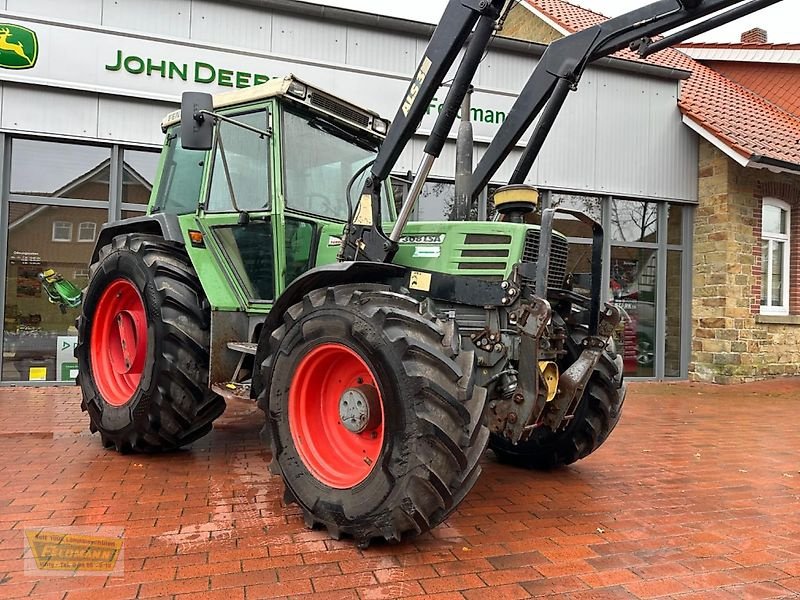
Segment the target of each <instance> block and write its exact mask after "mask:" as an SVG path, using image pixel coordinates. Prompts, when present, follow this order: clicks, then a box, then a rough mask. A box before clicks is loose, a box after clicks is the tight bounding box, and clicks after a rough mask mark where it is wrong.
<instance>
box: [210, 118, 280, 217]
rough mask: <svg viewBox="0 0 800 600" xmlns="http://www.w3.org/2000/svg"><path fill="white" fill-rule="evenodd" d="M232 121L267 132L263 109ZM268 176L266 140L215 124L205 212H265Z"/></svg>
mask: <svg viewBox="0 0 800 600" xmlns="http://www.w3.org/2000/svg"><path fill="white" fill-rule="evenodd" d="M232 118H233V119H234V120H236V121H240V122H242V123H245V124H247V125H250V126H251V127H255V128H257V129H260V130H266V129H267V113H266V111H265V110H260V111H257V112H251V113H246V114H240V115H235V116H233V117H232ZM269 175H270V173H269V138H267V137H266V136H262V135H259V134H258V133H256V132H254V131H251V130H249V129H244V128H243V127H238V126H236V125H235V124H233V123H228V122H225V121H221V122H220V123H219V125H217V137H216V144H215V152H214V170H213V173H212V175H211V188H210V190H209V194H208V204H207V206H206V210H207V211H209V212H234V211H235V212H240V211H259V210H269V208H270V191H269Z"/></svg>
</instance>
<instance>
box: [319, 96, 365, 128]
mask: <svg viewBox="0 0 800 600" xmlns="http://www.w3.org/2000/svg"><path fill="white" fill-rule="evenodd" d="M311 104H313V105H314V106H319V107H320V108H322V109H324V110H327V111H328V112H329V113H333V114H334V115H338V116H340V117H342V118H343V119H346V120H348V121H351V122H353V123H358V124H359V125H361V126H362V127H368V126H369V115H367V114H365V113H363V112H361V111H359V110H356V109H355V108H352V107H350V106H348V105H347V104H344V103H343V102H339V101H338V100H335V99H334V98H331V97H330V96H325V95H323V94H320V93H318V92H311Z"/></svg>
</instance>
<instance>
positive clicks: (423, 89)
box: [340, 0, 780, 262]
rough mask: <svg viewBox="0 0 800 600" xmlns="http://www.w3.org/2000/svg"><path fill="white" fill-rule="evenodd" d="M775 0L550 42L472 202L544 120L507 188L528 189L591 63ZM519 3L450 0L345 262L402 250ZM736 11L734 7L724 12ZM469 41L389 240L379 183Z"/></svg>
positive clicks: (734, 0) (493, 146)
mask: <svg viewBox="0 0 800 600" xmlns="http://www.w3.org/2000/svg"><path fill="white" fill-rule="evenodd" d="M779 1H780V0H659V1H658V2H654V3H652V4H648V5H646V6H643V7H641V8H638V9H636V10H633V11H631V12H628V13H626V14H623V15H621V16H619V17H616V18H613V19H609V20H608V21H605V22H603V23H601V24H599V25H595V26H593V27H590V28H588V29H584V30H582V31H579V32H577V33H574V34H572V35H568V36H566V37H564V38H561V39H559V40H556V41H554V42H552V43H551V44H550V46H549V47H548V48H547V50H546V51H545V53H544V54H543V56H542V57H541V59H540V60H539V63H538V64H537V66H536V68H535V69H534V71H533V73H532V75H531V77H530V78H529V79H528V81H527V83H526V84H525V86H524V88H523V89H522V91H521V92H520V94H519V96H518V98H517V100H516V102H515V103H514V106H513V107H512V109H511V110H510V111H509V113H508V115H507V116H506V119H505V121H504V122H503V124H502V126H501V127H500V129H499V130H498V132H497V134H496V135H495V137H494V139H493V140H492V142H491V143H490V145H489V147H488V148H487V150H486V152H485V153H484V155H483V157H482V159H481V160H480V162H479V163H478V165H477V167H476V168H475V172H474V173H473V176H472V185H471V192H470V196H471V197H472V198H475V197H477V196H478V194H480V192H481V190H483V188H484V187H485V186H486V185H487V184H488V183H489V181H490V180H491V178H492V176H493V175H494V174H495V173H496V172H497V170H498V169H499V167H500V165H501V164H502V163H503V162H504V161H505V159H506V158H507V157H508V155H509V154H510V153H511V151H512V150H513V149H514V147H515V145H516V144H517V142H519V140H520V139H521V138H522V136H523V134H524V133H525V131H526V130H527V129H528V127H530V125H531V124H532V123H533V121H534V120H535V119H536V117H537V116H539V115H541V117H540V119H539V121H538V123H537V124H536V127H535V128H534V130H533V132H532V134H531V137H530V140H529V142H528V144H527V146H526V148H525V150H524V152H523V154H522V157H521V158H520V160H519V162H518V164H517V166H516V168H515V170H514V173H513V175H512V178H511V180H510V181H509V183H512V184H513V183H522V182H523V181H524V180H525V177H526V176H527V175H528V172H529V171H530V169H531V166H532V165H533V163H534V161H535V160H536V157H537V156H538V154H539V152H540V150H541V148H542V146H543V145H544V142H545V140H546V139H547V135H548V134H549V132H550V130H551V128H552V126H553V124H554V122H555V120H556V117H557V116H558V114H559V112H560V111H561V108H562V107H563V104H564V101H565V100H566V98H567V95H568V93H569V92H570V91H573V90H575V89H577V85H578V82H579V81H580V78H581V76H582V75H583V72H584V71H585V70H586V67H587V66H588V65H589V64H591V63H592V62H594V61H596V60H598V59H601V58H604V57H607V56H609V55H611V54H613V53H615V52H617V51H619V50H621V49H623V48H627V47H631V48H632V49H634V50H636V51H638V52H639V54H640V55H641V56H647V55H649V54H651V53H653V52H655V51H658V50H661V49H663V48H665V47H667V46H668V45H672V44H676V43H679V42H680V41H683V40H684V39H686V37H685V35H682V34H681V33H677V34H674V35H672V36H669V37H667V38H664V39H663V40H658V41H656V42H653V41H652V38H653V37H654V36H657V35H661V34H663V33H665V32H669V31H672V30H674V29H676V28H679V27H682V26H684V25H688V24H690V23H694V22H695V21H698V20H700V19H703V18H705V17H710V18H708V19H706V20H704V21H702V22H700V23H697V24H696V25H694V26H692V27H691V35H698V34H701V33H704V32H706V31H709V30H711V29H713V28H715V27H718V26H719V25H722V24H724V23H727V22H729V21H732V20H733V19H736V18H739V17H741V16H744V15H747V14H750V13H752V12H755V11H757V10H760V9H762V8H765V7H767V6H770V5H772V4H776V3H777V2H779ZM513 2H514V0H450V1H449V3H448V4H447V6H446V8H445V10H444V13H443V15H442V18H441V20H440V21H439V24H438V25H437V27H436V29H435V31H434V33H433V36H432V37H431V40H430V42H429V43H428V47H427V48H426V50H425V54H424V55H423V57H422V60H421V62H420V64H419V67H418V68H417V71H416V73H415V75H414V77H413V78H412V81H411V84H410V86H409V88H408V92H407V93H406V96H405V97H404V98H403V101H402V103H401V105H400V108H399V110H398V112H397V115H396V117H395V119H394V121H393V122H392V125H391V127H390V128H389V132H388V134H387V137H386V140H385V142H384V143H383V145H382V147H381V150H380V152H379V153H378V156H377V158H376V159H375V163H374V164H373V166H372V170H371V173H370V176H369V177H368V178H367V180H366V183H365V185H364V188H363V189H362V191H361V195H360V198H359V200H358V203H357V206H356V209H355V211H354V215H352V216H351V219H350V221H349V222H348V224H347V227H346V231H345V235H344V239H343V243H342V249H341V253H340V260H343V261H349V260H367V261H375V262H391V261H392V259H393V257H394V255H395V253H396V252H397V248H398V245H397V241H398V239H399V238H400V235H401V234H402V231H403V228H404V227H405V224H406V223H407V222H408V219H409V217H410V215H411V211H412V210H413V207H414V203H415V202H416V199H417V197H418V196H419V194H420V192H421V190H422V186H423V184H424V183H425V180H426V179H427V177H428V174H429V173H430V170H431V168H432V166H433V163H434V161H435V160H436V158H438V156H439V154H440V153H441V150H442V148H443V147H444V144H445V141H446V139H447V135H448V133H449V132H450V129H451V128H452V126H453V123H454V121H455V118H456V115H457V113H458V110H459V107H460V106H461V103H462V101H463V99H464V95H465V94H466V92H467V90H468V88H469V85H470V83H471V81H472V78H473V76H474V75H475V72H476V71H477V70H478V66H479V65H480V61H481V58H482V57H483V54H484V52H485V51H486V48H487V46H488V45H489V42H490V41H491V37H492V34H493V33H494V32H495V30H496V28H497V26H498V20H499V21H500V22H502V19H503V16H504V15H505V13H506V12H507V11H508V10H509V9H510V7H511V5H512V4H513ZM736 5H739V6H736ZM731 7H735V8H733V9H732V10H730V11H727V12H721V11H725V10H726V9H728V8H731ZM717 13H721V14H717ZM712 15H713V16H712ZM470 34H471V36H470ZM468 40H469V41H468ZM465 43H466V44H467V45H466V47H465V49H464V56H463V58H462V60H461V63H460V65H459V67H458V70H457V71H456V74H455V77H454V79H453V81H452V83H451V85H450V90H449V92H448V94H447V97H446V99H445V102H444V106H443V109H442V111H441V112H440V114H439V116H438V117H437V119H436V122H435V124H434V126H433V129H432V131H431V134H430V136H429V138H428V141H427V144H426V146H425V152H424V154H423V158H422V160H421V162H420V165H419V167H418V169H417V172H416V176H415V178H414V181H413V183H412V185H411V189H410V190H409V194H408V197H407V198H406V200H405V202H404V204H403V207H402V208H401V210H400V212H399V215H398V219H397V221H396V223H395V225H394V227H393V229H392V232H391V233H390V234H389V235H388V236H387V235H386V233H385V232H384V231H383V229H382V227H381V220H382V215H381V210H380V206H381V199H380V193H381V188H382V187H383V182H384V181H385V179H386V178H387V177H388V176H389V174H390V173H391V171H392V169H393V168H394V166H395V164H396V162H397V160H398V158H399V157H400V154H401V152H402V151H403V150H404V149H405V147H406V145H407V144H408V142H409V141H410V140H411V137H412V136H413V135H414V133H415V132H416V130H417V128H418V127H419V124H420V123H421V121H422V118H423V116H424V115H425V113H426V111H427V108H428V105H429V103H430V101H431V99H432V98H433V96H434V94H435V93H436V91H437V90H438V89H439V87H440V86H441V85H442V83H443V81H444V78H445V77H446V76H447V74H448V72H449V71H450V68H451V67H452V65H453V63H454V61H455V59H456V57H457V56H458V53H459V51H460V50H461V49H462V47H464V45H465ZM651 48H652V49H651Z"/></svg>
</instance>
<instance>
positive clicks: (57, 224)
mask: <svg viewBox="0 0 800 600" xmlns="http://www.w3.org/2000/svg"><path fill="white" fill-rule="evenodd" d="M53 241H54V242H71V241H72V223H71V222H69V221H53Z"/></svg>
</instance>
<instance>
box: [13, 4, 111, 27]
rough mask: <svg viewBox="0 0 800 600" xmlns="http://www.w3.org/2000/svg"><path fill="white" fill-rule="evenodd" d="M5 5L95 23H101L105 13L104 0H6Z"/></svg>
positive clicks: (48, 15) (59, 17) (56, 17)
mask: <svg viewBox="0 0 800 600" xmlns="http://www.w3.org/2000/svg"><path fill="white" fill-rule="evenodd" d="M3 6H4V7H5V8H6V9H8V11H9V12H12V13H21V14H29V15H42V16H46V17H47V18H50V19H64V20H66V21H77V22H79V23H91V24H93V25H99V24H100V21H101V17H102V14H103V0H69V2H65V1H64V0H5V1H4V2H3Z"/></svg>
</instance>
